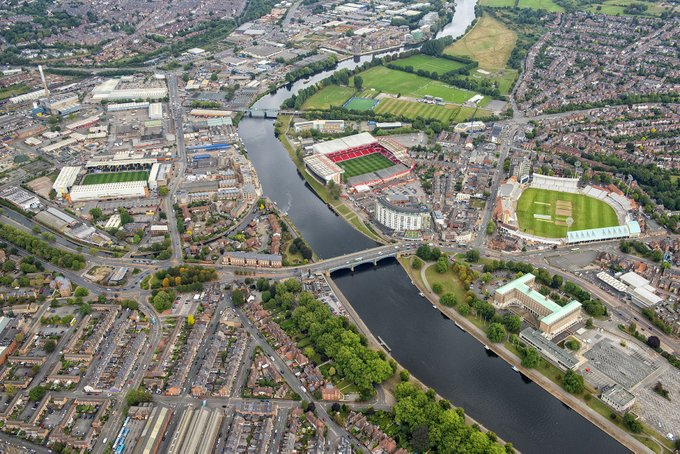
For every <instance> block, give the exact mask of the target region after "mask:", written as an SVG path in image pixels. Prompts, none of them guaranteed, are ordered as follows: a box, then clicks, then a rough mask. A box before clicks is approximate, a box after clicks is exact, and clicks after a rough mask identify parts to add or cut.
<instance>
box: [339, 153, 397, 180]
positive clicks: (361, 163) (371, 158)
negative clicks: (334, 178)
mask: <svg viewBox="0 0 680 454" xmlns="http://www.w3.org/2000/svg"><path fill="white" fill-rule="evenodd" d="M337 164H338V165H339V166H340V167H342V168H343V169H344V170H345V174H344V177H346V178H352V177H355V176H357V175H363V174H365V173H370V172H375V171H376V170H380V169H385V168H387V167H392V166H393V165H394V163H393V162H392V161H390V160H389V159H387V158H386V157H385V156H383V155H381V154H380V153H373V154H369V155H366V156H362V157H360V158H355V159H350V160H347V161H342V162H338V163H337Z"/></svg>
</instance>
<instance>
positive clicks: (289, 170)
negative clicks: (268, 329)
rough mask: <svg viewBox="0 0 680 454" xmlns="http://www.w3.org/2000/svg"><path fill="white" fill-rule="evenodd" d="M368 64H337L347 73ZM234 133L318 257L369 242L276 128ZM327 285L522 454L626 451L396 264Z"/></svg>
mask: <svg viewBox="0 0 680 454" xmlns="http://www.w3.org/2000/svg"><path fill="white" fill-rule="evenodd" d="M475 2H476V0H460V1H458V2H457V3H456V14H455V15H454V18H453V20H452V22H451V23H450V24H449V25H448V26H447V27H445V28H444V29H443V30H442V31H441V32H440V34H439V35H438V36H444V35H447V36H452V37H454V38H456V37H458V36H460V35H462V34H463V33H464V32H465V29H466V28H467V27H468V25H470V23H471V22H472V20H473V19H474V6H475ZM370 58H372V57H371V56H363V57H360V58H355V59H349V60H345V61H343V62H341V63H340V64H339V67H340V68H353V67H355V66H357V65H358V64H360V63H361V62H363V61H366V60H368V59H370ZM332 72H333V71H328V72H325V73H321V74H318V75H316V76H313V77H311V78H310V79H309V80H305V81H298V82H296V83H294V84H291V85H290V86H288V87H284V88H281V89H279V90H278V91H277V92H276V93H273V94H270V95H267V96H265V97H263V98H262V99H260V100H259V101H258V102H257V103H256V104H255V105H254V107H256V108H261V109H276V108H278V107H279V106H280V104H281V103H282V102H283V101H284V100H285V99H286V98H288V97H290V96H291V95H292V94H294V93H297V91H298V90H300V89H301V88H304V87H307V86H309V85H310V84H313V83H316V82H318V81H319V80H321V79H323V78H325V77H328V76H329V75H330V74H331V73H332ZM239 135H240V137H241V139H242V140H243V142H244V145H245V146H246V149H247V150H248V157H249V158H250V160H251V161H252V162H253V164H254V165H255V168H256V169H257V173H258V176H259V178H260V182H261V184H262V188H263V191H264V194H265V195H266V196H267V197H269V198H270V199H271V200H273V201H274V202H276V203H277V205H278V206H279V208H280V209H282V210H283V211H285V212H287V213H288V216H289V217H290V219H291V220H292V221H293V223H294V224H295V225H296V226H297V228H298V229H299V231H300V232H301V233H302V235H303V237H304V238H305V240H306V241H307V242H308V243H309V244H310V245H311V247H312V248H313V249H314V251H315V252H316V253H317V254H318V255H319V256H320V257H322V258H324V257H326V258H327V257H333V256H336V255H341V254H346V253H349V252H354V251H358V250H361V249H365V248H368V247H371V246H374V245H375V243H374V242H373V241H372V240H369V239H368V238H366V237H365V236H364V235H362V234H361V233H359V232H358V231H356V230H355V229H354V228H352V227H351V226H350V225H349V224H347V223H346V222H345V221H344V220H343V219H342V218H340V217H338V216H336V215H335V213H334V212H332V211H331V210H330V208H328V207H327V206H326V204H325V203H324V202H323V201H321V199H319V198H318V197H317V196H316V194H314V192H313V191H312V190H311V188H309V186H308V185H307V184H306V182H305V181H304V179H303V178H302V176H301V175H300V174H299V173H298V171H297V167H296V166H295V165H294V164H293V162H292V161H291V159H290V158H289V156H288V153H287V152H286V150H285V149H284V148H283V146H282V145H281V143H280V142H279V141H278V140H277V139H276V138H275V137H274V125H273V121H272V120H262V119H250V118H245V119H243V120H241V122H240V123H239ZM333 279H334V280H335V281H336V283H337V284H338V286H339V288H340V289H341V290H342V292H343V293H344V294H345V296H346V297H347V299H348V300H349V301H350V303H351V304H352V306H353V307H354V308H355V309H356V311H357V312H358V313H359V316H361V318H362V319H363V320H364V322H365V323H366V325H367V326H368V328H369V329H370V330H371V332H373V333H374V334H375V335H376V336H381V337H382V338H383V339H384V340H385V341H386V342H387V344H388V345H389V346H390V347H391V348H392V354H393V355H394V357H395V359H396V360H397V361H399V363H400V364H401V365H403V366H404V367H405V368H407V369H408V370H409V371H411V373H412V374H413V375H414V376H415V377H417V378H418V379H419V380H421V381H422V382H423V383H425V384H426V385H427V386H431V387H432V388H434V389H435V390H436V391H437V392H438V393H439V394H441V395H442V396H444V397H446V398H447V399H450V400H451V402H452V403H453V404H454V405H457V406H461V407H463V408H464V409H465V410H466V412H468V414H470V416H472V417H473V418H475V419H476V420H478V421H479V422H480V423H481V424H483V425H484V426H486V427H487V428H489V429H490V430H493V431H494V432H496V433H497V434H498V435H499V436H500V437H501V438H503V439H505V440H508V441H512V442H513V444H514V445H515V446H516V447H517V448H518V449H519V450H521V451H522V452H524V453H546V452H550V453H552V454H555V453H567V452H570V453H574V452H577V453H580V452H588V453H590V452H592V453H617V452H626V451H627V450H626V449H625V448H624V447H623V446H622V445H620V444H619V443H618V442H616V441H615V440H614V439H612V438H611V437H609V436H608V435H607V434H605V433H604V432H602V431H600V430H599V429H598V428H596V427H595V426H593V425H592V424H591V423H590V422H588V421H587V420H585V419H584V418H582V417H581V416H580V415H578V414H577V413H576V412H574V411H572V410H570V409H569V408H568V407H566V406H564V405H563V404H562V403H561V402H560V401H559V400H557V399H555V398H553V397H552V396H551V395H550V394H548V393H547V392H545V391H544V390H543V389H541V388H540V387H539V386H537V385H535V384H533V383H527V382H525V381H524V380H523V378H522V377H521V376H520V374H518V373H516V372H514V371H512V369H511V368H510V366H509V365H508V364H507V363H506V362H505V361H503V360H502V359H499V358H495V357H492V356H489V355H488V354H487V352H486V351H485V350H484V348H483V346H482V345H480V344H479V343H478V342H477V341H476V340H475V339H474V338H473V337H472V336H470V335H468V334H466V333H464V332H462V331H461V330H460V329H458V328H456V326H455V325H454V324H453V322H451V321H450V320H448V319H447V318H445V317H444V316H442V314H441V313H440V312H439V311H437V310H435V309H434V308H432V306H431V305H430V304H429V303H427V302H426V300H424V299H423V298H421V297H420V296H419V295H418V291H417V289H416V288H415V287H414V286H413V285H411V283H410V280H409V278H408V276H407V274H406V272H405V271H404V270H403V269H402V268H401V267H400V266H399V265H398V263H397V262H396V261H391V262H387V263H381V265H380V266H379V267H377V268H374V267H370V266H367V267H361V268H359V269H358V270H357V271H356V272H355V273H349V272H338V273H335V274H334V275H333Z"/></svg>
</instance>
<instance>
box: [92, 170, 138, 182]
mask: <svg viewBox="0 0 680 454" xmlns="http://www.w3.org/2000/svg"><path fill="white" fill-rule="evenodd" d="M148 179H149V172H147V171H146V170H138V171H135V172H105V173H91V174H89V175H85V178H84V179H83V183H82V184H108V183H125V182H128V181H146V180H148Z"/></svg>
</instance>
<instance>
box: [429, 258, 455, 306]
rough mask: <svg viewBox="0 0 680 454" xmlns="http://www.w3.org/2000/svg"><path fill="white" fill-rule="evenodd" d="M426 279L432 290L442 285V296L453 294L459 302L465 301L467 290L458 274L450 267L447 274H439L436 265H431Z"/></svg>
mask: <svg viewBox="0 0 680 454" xmlns="http://www.w3.org/2000/svg"><path fill="white" fill-rule="evenodd" d="M426 266H427V265H426ZM425 279H427V283H428V284H430V288H432V286H433V285H434V284H441V286H442V288H443V289H444V290H443V291H442V294H445V293H453V294H454V295H456V300H457V301H459V302H463V301H465V288H463V284H462V283H461V282H460V279H459V278H458V274H456V272H455V271H453V268H451V267H449V269H448V270H447V271H446V273H439V272H438V271H437V266H436V264H431V265H430V266H428V268H427V269H426V270H425Z"/></svg>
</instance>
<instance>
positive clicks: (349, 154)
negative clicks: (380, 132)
mask: <svg viewBox="0 0 680 454" xmlns="http://www.w3.org/2000/svg"><path fill="white" fill-rule="evenodd" d="M373 153H380V154H381V155H383V156H385V157H386V158H387V159H389V160H390V161H392V162H393V163H395V164H400V162H399V160H398V159H397V158H396V157H395V156H394V155H393V154H392V153H391V152H390V151H389V150H387V149H386V148H384V147H383V146H382V145H380V144H378V143H372V144H370V145H364V146H361V147H356V148H349V149H347V150H342V151H336V152H334V153H329V154H327V155H326V156H328V158H329V159H330V160H331V161H333V162H335V163H338V162H343V161H348V160H350V159H356V158H360V157H362V156H367V155H369V154H373Z"/></svg>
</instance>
